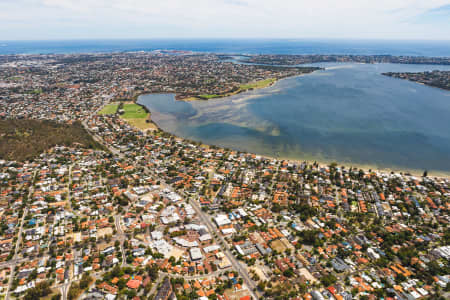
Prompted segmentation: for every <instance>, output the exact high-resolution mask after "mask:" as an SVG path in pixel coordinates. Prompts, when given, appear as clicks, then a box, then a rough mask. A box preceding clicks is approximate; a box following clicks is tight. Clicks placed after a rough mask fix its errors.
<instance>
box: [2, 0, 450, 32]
mask: <svg viewBox="0 0 450 300" xmlns="http://www.w3.org/2000/svg"><path fill="white" fill-rule="evenodd" d="M448 20H450V1H449V0H427V1H423V0H420V1H419V0H378V1H361V0H340V1H332V0H316V1H307V0H295V1H294V0H279V1H273V0H197V1H186V0H165V1H153V0H150V1H148V0H147V1H145V0H97V1H92V0H2V1H0V40H59V39H124V38H130V39H152V38H294V39H295V38H338V39H401V40H450V22H449V21H448Z"/></svg>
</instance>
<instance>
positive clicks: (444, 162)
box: [138, 63, 450, 172]
mask: <svg viewBox="0 0 450 300" xmlns="http://www.w3.org/2000/svg"><path fill="white" fill-rule="evenodd" d="M312 65H314V66H320V67H324V68H325V70H321V71H316V72H314V73H311V74H307V75H303V76H298V77H293V78H287V79H283V80H281V81H279V82H277V83H276V84H275V85H273V86H271V87H269V88H265V89H260V90H254V91H249V92H245V93H242V94H239V95H235V96H232V97H227V98H222V99H214V100H209V101H191V102H182V101H176V100H175V99H174V95H172V94H152V95H142V96H140V97H139V100H138V103H140V104H142V105H145V106H146V107H147V108H148V109H149V110H150V111H151V112H152V119H153V120H154V121H155V122H156V123H157V124H158V125H159V126H160V127H161V128H162V129H163V130H165V131H168V132H171V133H173V134H175V135H177V136H180V137H184V138H188V139H192V140H196V141H202V142H204V143H206V144H212V145H218V146H221V147H227V148H232V149H236V150H241V151H248V152H252V153H257V154H261V155H268V156H272V157H280V158H287V159H299V160H303V159H306V160H318V161H327V162H329V161H337V162H339V163H345V164H348V165H351V164H358V165H370V166H374V167H379V168H386V167H388V168H393V167H398V168H402V169H414V170H425V169H427V170H436V171H446V172H448V171H450V92H449V91H445V90H441V89H438V88H433V87H428V86H425V85H421V84H418V83H414V82H410V81H407V80H402V79H395V78H391V77H387V76H383V75H381V73H383V72H389V71H391V72H417V71H425V70H433V69H440V70H450V66H427V65H400V64H355V63H345V64H339V63H326V64H312Z"/></svg>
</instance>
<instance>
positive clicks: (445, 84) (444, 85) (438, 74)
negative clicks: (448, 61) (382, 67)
mask: <svg viewBox="0 0 450 300" xmlns="http://www.w3.org/2000/svg"><path fill="white" fill-rule="evenodd" d="M383 75H386V76H390V77H394V78H400V79H407V80H410V81H414V82H418V83H422V84H425V85H429V86H433V87H437V88H441V89H444V90H448V91H449V90H450V71H439V70H434V71H431V72H416V73H411V72H403V73H397V72H388V73H383Z"/></svg>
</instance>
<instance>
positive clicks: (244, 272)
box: [82, 112, 260, 300]
mask: <svg viewBox="0 0 450 300" xmlns="http://www.w3.org/2000/svg"><path fill="white" fill-rule="evenodd" d="M96 113H97V112H94V113H93V115H94V114H96ZM82 124H83V126H84V127H85V129H86V130H87V131H88V132H89V133H90V134H91V135H92V136H93V138H94V140H96V141H97V142H99V143H100V144H102V145H103V146H105V147H106V148H107V149H108V150H109V151H110V152H111V153H113V154H114V155H117V156H118V157H119V158H121V159H124V158H125V155H123V153H121V152H120V151H119V150H117V149H115V148H114V147H112V146H111V145H108V144H107V143H106V142H105V141H104V140H103V139H102V138H101V137H100V136H98V135H97V134H95V133H93V132H92V131H90V130H89V127H88V126H87V124H86V122H85V121H83V122H82ZM144 171H145V172H146V173H147V174H151V173H152V172H150V170H149V169H148V168H147V167H144ZM160 182H162V183H163V184H164V186H163V187H165V188H168V189H169V190H171V191H173V188H172V186H170V185H167V184H166V183H165V181H164V180H163V179H161V180H160ZM190 203H191V205H192V207H193V208H194V210H195V211H196V213H197V215H198V216H199V217H200V219H201V220H202V221H203V222H204V223H205V224H206V226H207V227H208V230H209V232H211V233H214V232H215V231H216V230H215V225H214V224H212V222H211V220H210V219H209V215H206V214H205V213H204V212H203V211H202V210H201V209H200V207H199V206H198V204H197V203H196V201H195V200H194V201H191V202H190ZM117 217H118V218H117ZM115 223H116V229H118V231H117V232H118V233H119V234H120V231H122V230H121V226H120V215H119V216H116V219H115ZM119 230H120V231H119ZM218 236H219V238H220V240H221V242H222V244H223V245H224V247H225V250H224V251H223V252H224V254H225V256H226V257H227V258H228V260H229V261H230V263H231V265H232V266H233V268H234V270H236V271H237V272H238V274H239V275H240V276H241V277H242V279H243V281H244V282H245V284H246V285H247V287H248V289H249V291H250V294H251V296H252V298H253V299H255V300H256V299H259V298H260V295H259V294H260V293H259V291H258V289H257V287H256V285H255V283H254V282H253V280H252V279H251V278H250V276H249V275H248V273H247V270H245V268H243V267H242V266H241V264H240V263H239V261H238V260H237V259H236V258H235V257H234V255H233V254H232V253H231V252H230V249H229V247H228V243H227V242H226V241H225V240H224V238H223V237H222V236H220V235H218ZM121 244H122V243H121ZM122 255H124V253H123V248H122ZM122 263H123V261H122Z"/></svg>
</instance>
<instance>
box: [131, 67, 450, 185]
mask: <svg viewBox="0 0 450 300" xmlns="http://www.w3.org/2000/svg"><path fill="white" fill-rule="evenodd" d="M324 69H325V68H324ZM317 71H319V70H317ZM313 72H315V71H313ZM313 72H310V73H305V74H299V75H295V76H287V77H283V78H277V79H276V80H274V81H272V82H270V83H269V84H268V85H266V86H264V87H257V88H253V89H246V90H240V91H239V92H237V93H234V94H232V95H223V96H220V97H215V98H211V99H190V100H186V99H179V98H178V99H177V96H178V94H176V93H173V92H172V93H171V92H156V93H152V92H144V91H143V92H140V93H137V94H135V95H133V97H132V100H130V101H132V102H134V103H135V104H137V105H139V106H141V107H143V109H144V110H145V111H147V112H148V113H149V116H148V119H149V123H150V124H152V125H153V126H154V127H155V128H147V129H140V128H137V127H135V126H133V127H134V128H136V129H137V130H141V131H143V132H144V133H146V132H147V131H153V132H157V131H160V132H163V133H167V134H170V135H171V136H173V137H175V138H179V139H182V140H187V141H189V139H186V138H183V137H179V136H177V135H175V134H173V133H170V132H167V131H165V130H163V129H162V128H161V127H160V126H159V125H158V124H157V123H156V122H155V121H153V119H152V118H151V115H152V113H151V111H150V110H149V109H148V108H147V107H146V106H145V105H142V104H139V103H137V101H138V98H139V97H140V96H142V95H153V94H174V99H175V101H185V102H190V101H209V100H216V99H217V100H218V99H223V98H226V97H232V96H235V95H238V94H240V93H243V92H248V91H251V90H257V89H264V88H269V87H272V86H274V85H275V84H276V83H278V82H279V81H281V80H284V79H289V78H295V77H299V76H304V75H308V74H311V73H313ZM130 125H131V124H130ZM131 126H132V125H131ZM195 142H199V143H201V145H202V147H204V146H206V147H211V146H214V147H218V148H220V149H225V148H227V147H221V146H217V145H209V144H205V143H204V142H203V141H201V140H197V141H195ZM230 150H232V151H237V152H242V153H247V154H254V155H257V156H261V157H264V158H267V159H271V160H285V161H287V162H292V163H296V164H300V163H303V162H306V163H308V164H312V163H313V162H317V163H318V164H319V166H320V167H325V166H328V165H329V164H331V163H337V165H338V167H341V166H344V167H345V168H346V169H349V168H350V167H353V168H358V169H362V170H364V171H365V172H369V170H371V172H379V173H385V174H386V173H391V172H393V173H398V174H399V173H402V174H411V175H412V176H416V177H422V175H423V172H424V171H425V169H424V170H418V169H410V168H407V167H399V166H386V167H381V166H377V165H375V164H371V163H352V162H339V161H336V160H326V159H301V158H286V157H279V158H277V157H273V156H269V155H263V154H257V153H254V152H248V151H241V150H237V149H232V148H230ZM427 172H428V176H429V177H436V178H447V179H448V178H450V171H441V170H427Z"/></svg>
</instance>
